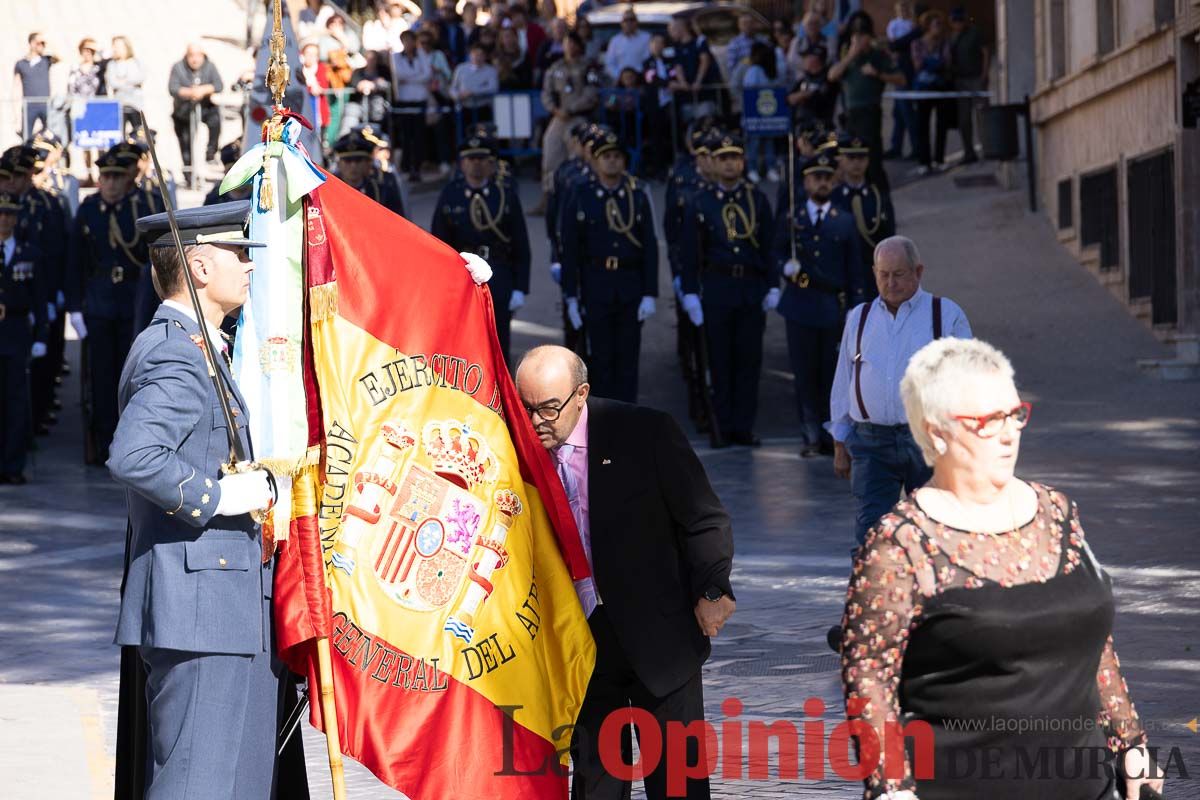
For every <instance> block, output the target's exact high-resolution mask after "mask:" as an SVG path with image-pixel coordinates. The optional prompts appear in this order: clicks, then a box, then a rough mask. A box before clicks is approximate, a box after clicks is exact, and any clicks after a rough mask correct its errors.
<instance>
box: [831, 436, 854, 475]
mask: <svg viewBox="0 0 1200 800" xmlns="http://www.w3.org/2000/svg"><path fill="white" fill-rule="evenodd" d="M851 461H852V459H851V458H850V451H849V450H847V449H846V445H844V444H842V443H841V442H834V443H833V474H834V475H837V476H838V477H839V478H841V479H842V480H847V479H849V477H850V463H851Z"/></svg>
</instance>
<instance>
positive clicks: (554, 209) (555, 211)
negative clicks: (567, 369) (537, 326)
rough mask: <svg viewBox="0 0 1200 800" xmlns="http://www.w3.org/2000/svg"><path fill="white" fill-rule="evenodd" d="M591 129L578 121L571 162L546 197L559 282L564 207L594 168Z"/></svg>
mask: <svg viewBox="0 0 1200 800" xmlns="http://www.w3.org/2000/svg"><path fill="white" fill-rule="evenodd" d="M589 128H590V126H589V125H588V123H586V122H577V123H576V124H575V125H574V126H573V127H572V128H571V131H570V136H569V138H568V139H567V153H568V155H567V160H566V161H564V162H562V163H561V164H559V165H558V169H556V170H554V177H553V179H552V180H551V181H550V192H549V194H548V195H547V196H546V238H547V239H548V240H549V241H550V277H551V279H553V280H554V282H555V283H561V281H562V244H561V231H560V226H561V223H562V207H563V206H564V205H566V201H567V194H568V193H569V191H570V187H571V185H572V184H574V183H576V181H577V180H578V179H579V178H580V177H581V176H584V175H586V174H587V173H588V172H589V171H590V169H591V167H590V166H589V165H588V160H587V158H586V156H585V154H584V143H585V139H586V138H587V137H588V131H589ZM572 349H573V348H572Z"/></svg>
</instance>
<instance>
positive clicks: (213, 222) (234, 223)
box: [137, 200, 266, 247]
mask: <svg viewBox="0 0 1200 800" xmlns="http://www.w3.org/2000/svg"><path fill="white" fill-rule="evenodd" d="M175 221H176V223H178V225H179V239H180V241H182V242H183V246H184V247H187V246H188V245H197V244H225V245H234V246H237V247H265V246H266V242H256V241H254V240H253V239H250V238H248V237H247V235H246V226H247V225H248V224H249V222H250V201H249V200H233V201H231V202H228V203H217V204H215V205H211V206H200V207H198V208H185V209H181V210H179V211H176V212H175ZM137 229H138V231H140V232H141V233H143V234H146V236H147V238H150V246H151V247H174V246H175V239H174V238H173V237H172V236H171V223H170V222H169V221H168V218H167V215H166V213H165V212H164V213H162V214H151V215H150V216H148V217H141V218H139V219H138V221H137Z"/></svg>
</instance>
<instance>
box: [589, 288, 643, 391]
mask: <svg viewBox="0 0 1200 800" xmlns="http://www.w3.org/2000/svg"><path fill="white" fill-rule="evenodd" d="M585 302H586V298H585ZM640 302H641V300H640V298H638V299H635V300H630V301H628V302H625V303H619V302H612V303H605V304H603V305H592V304H588V306H587V327H586V328H585V329H584V330H585V332H586V334H587V339H588V353H589V361H588V372H589V377H590V378H591V384H592V391H593V392H595V394H596V396H597V397H607V398H609V399H610V400H621V401H622V402H625V403H636V402H637V392H638V356H639V354H640V353H641V347H642V323H640V322H638V319H637V310H638V304H639V303H640Z"/></svg>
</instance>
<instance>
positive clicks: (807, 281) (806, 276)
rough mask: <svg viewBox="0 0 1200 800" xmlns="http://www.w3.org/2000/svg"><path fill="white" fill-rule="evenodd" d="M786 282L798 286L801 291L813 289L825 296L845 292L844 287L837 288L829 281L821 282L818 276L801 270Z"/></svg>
mask: <svg viewBox="0 0 1200 800" xmlns="http://www.w3.org/2000/svg"><path fill="white" fill-rule="evenodd" d="M788 280H790V281H791V282H792V283H794V284H796V285H797V286H799V287H800V288H801V289H814V290H816V291H818V292H825V293H826V294H835V295H836V294H841V293H842V292H844V291H846V287H844V286H837V285H835V284H833V283H830V282H829V281H826V280H823V279H822V278H821V277H820V276H819V275H816V274H814V273H812V272H809V271H807V270H803V269H802V270H800V271H799V272H797V273H796V274H795V275H793V276H792V277H790V278H788Z"/></svg>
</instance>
